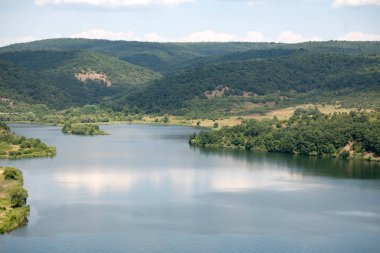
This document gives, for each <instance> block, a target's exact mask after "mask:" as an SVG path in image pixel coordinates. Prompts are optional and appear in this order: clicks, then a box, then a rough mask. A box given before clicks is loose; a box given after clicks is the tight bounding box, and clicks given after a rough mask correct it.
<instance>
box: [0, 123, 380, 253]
mask: <svg viewBox="0 0 380 253" xmlns="http://www.w3.org/2000/svg"><path fill="white" fill-rule="evenodd" d="M102 128H103V129H104V130H106V131H108V132H109V133H111V135H109V136H99V137H83V136H65V135H63V134H61V132H60V129H59V128H56V127H47V126H28V125H13V126H12V130H13V131H15V132H16V133H17V134H21V135H25V136H28V137H36V138H40V139H42V140H43V141H45V142H47V143H48V144H50V145H54V146H56V147H57V150H58V155H57V156H56V157H55V158H52V159H51V158H43V159H27V160H17V161H7V160H1V161H0V164H1V165H3V166H8V165H10V164H11V165H12V166H16V167H18V168H20V169H22V171H23V172H24V179H25V186H26V188H27V189H28V191H29V195H30V197H29V199H28V202H29V204H30V206H31V215H30V222H29V225H28V226H27V227H25V228H22V229H19V230H16V231H14V232H12V233H10V234H8V235H5V236H0V252H1V253H3V252H12V253H18V252H33V253H39V252H46V253H54V252H91V253H96V252H165V253H170V252H191V253H193V252H323V253H326V252H344V253H348V252H380V164H377V163H368V162H359V161H356V162H353V161H340V160H325V159H317V158H304V157H294V156H287V155H278V154H277V155H276V154H265V153H255V154H252V153H251V154H248V153H244V152H225V151H205V150H201V149H197V148H191V147H189V145H188V144H187V137H188V135H189V134H191V133H192V132H194V131H197V130H196V129H194V128H188V127H175V126H145V125H113V126H104V127H102Z"/></svg>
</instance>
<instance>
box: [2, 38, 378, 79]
mask: <svg viewBox="0 0 380 253" xmlns="http://www.w3.org/2000/svg"><path fill="white" fill-rule="evenodd" d="M273 49H285V50H299V49H307V50H311V51H315V52H324V53H344V54H352V55H373V54H379V49H380V42H342V41H339V42H338V41H328V42H305V43H299V44H283V43H248V42H229V43H153V42H135V41H108V40H91V39H48V40H40V41H35V42H28V43H20V44H14V45H10V46H6V47H3V48H0V52H9V51H19V50H61V51H77V50H84V51H92V52H100V53H103V54H108V55H111V56H114V57H117V58H119V59H122V60H125V61H127V62H129V63H132V64H136V65H139V66H142V67H147V68H149V69H152V70H154V71H158V72H161V73H165V74H168V73H171V72H173V71H177V70H179V69H183V68H184V67H186V66H188V65H189V64H190V63H191V62H194V63H198V62H200V63H203V62H209V61H210V60H209V58H211V59H214V60H215V59H217V60H219V59H220V58H222V59H221V60H223V57H224V56H223V55H228V54H236V53H238V54H239V53H240V52H246V51H249V50H251V51H262V50H264V51H265V50H273ZM244 54H245V53H244ZM254 54H255V53H254ZM259 54H260V53H259ZM227 57H228V56H227Z"/></svg>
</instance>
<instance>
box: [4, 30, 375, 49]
mask: <svg viewBox="0 0 380 253" xmlns="http://www.w3.org/2000/svg"><path fill="white" fill-rule="evenodd" d="M64 37H66V38H67V37H68V38H86V39H104V40H124V41H148V42H230V41H231V42H233V41H243V42H282V43H300V42H305V41H321V40H322V39H321V38H319V37H317V36H311V37H305V36H303V35H301V34H298V33H295V32H293V31H284V32H281V33H280V34H279V35H278V36H277V37H276V38H275V39H271V38H268V37H266V36H265V34H263V33H262V32H259V31H249V32H247V33H246V34H245V35H244V36H237V35H233V34H228V33H218V32H215V31H213V30H206V31H202V32H195V33H191V34H188V35H185V36H181V37H177V38H169V37H165V36H162V35H160V34H157V33H146V34H141V35H140V34H136V33H134V32H132V31H124V32H114V31H107V30H104V29H100V28H97V29H90V30H87V31H82V32H79V33H75V34H71V35H62V34H56V35H55V36H53V38H64ZM39 39H46V38H41V37H39V38H37V37H32V36H25V37H17V38H0V46H6V45H9V44H13V43H22V42H29V41H34V40H39ZM335 39H337V40H347V41H380V34H366V33H362V32H350V33H347V34H345V35H343V36H340V37H338V38H335Z"/></svg>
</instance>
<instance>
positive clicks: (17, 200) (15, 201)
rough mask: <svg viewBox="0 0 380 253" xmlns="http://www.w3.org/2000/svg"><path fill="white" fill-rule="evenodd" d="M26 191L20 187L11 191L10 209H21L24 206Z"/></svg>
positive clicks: (26, 196)
mask: <svg viewBox="0 0 380 253" xmlns="http://www.w3.org/2000/svg"><path fill="white" fill-rule="evenodd" d="M27 198H28V191H27V190H25V189H24V188H22V187H17V188H15V189H13V190H12V191H11V204H12V207H22V206H25V205H26V200H27Z"/></svg>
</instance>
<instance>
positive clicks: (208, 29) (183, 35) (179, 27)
mask: <svg viewBox="0 0 380 253" xmlns="http://www.w3.org/2000/svg"><path fill="white" fill-rule="evenodd" d="M59 37H85V38H103V39H111V40H140V41H275V42H287V43H295V42H300V41H309V40H313V41H314V40H333V39H334V40H335V39H339V40H380V0H17V1H16V0H0V45H6V44H10V43H15V42H24V41H31V40H36V39H45V38H59Z"/></svg>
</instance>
